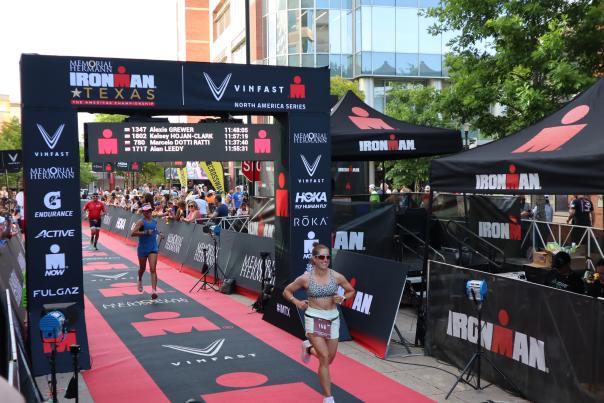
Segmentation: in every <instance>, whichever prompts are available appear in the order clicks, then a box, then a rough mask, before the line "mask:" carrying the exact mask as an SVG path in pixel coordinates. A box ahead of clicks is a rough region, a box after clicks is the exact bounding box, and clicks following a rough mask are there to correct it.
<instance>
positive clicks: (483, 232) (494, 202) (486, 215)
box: [467, 195, 522, 257]
mask: <svg viewBox="0 0 604 403" xmlns="http://www.w3.org/2000/svg"><path fill="white" fill-rule="evenodd" d="M467 198H468V201H469V206H470V212H471V214H470V215H469V225H470V229H471V230H472V231H473V232H474V233H476V234H478V236H480V237H481V238H483V239H484V240H485V241H488V242H490V243H492V244H493V245H495V246H497V247H498V248H500V249H501V250H503V251H504V252H505V255H506V257H513V256H520V244H521V242H522V229H521V222H520V208H521V206H520V199H519V198H517V197H515V196H506V197H501V196H479V195H470V196H467ZM476 247H478V245H476ZM479 250H480V249H479Z"/></svg>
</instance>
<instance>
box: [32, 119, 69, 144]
mask: <svg viewBox="0 0 604 403" xmlns="http://www.w3.org/2000/svg"><path fill="white" fill-rule="evenodd" d="M36 126H38V131H39V132H40V134H41V135H42V138H43V139H44V142H45V143H46V145H47V146H48V148H49V149H51V150H54V148H55V146H56V145H57V143H58V142H59V139H60V138H61V134H62V133H63V129H64V128H65V123H63V124H61V125H59V127H57V129H56V130H55V131H54V133H53V134H52V135H51V134H48V132H47V131H46V129H45V128H44V126H42V125H41V124H40V123H36Z"/></svg>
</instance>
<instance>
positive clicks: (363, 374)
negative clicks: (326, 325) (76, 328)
mask: <svg viewBox="0 0 604 403" xmlns="http://www.w3.org/2000/svg"><path fill="white" fill-rule="evenodd" d="M87 232H88V231H87V229H86V228H85V229H84V233H87ZM100 244H101V245H103V246H104V247H106V248H107V249H108V250H109V251H110V252H107V253H105V252H104V251H99V252H92V253H90V252H89V253H88V254H86V253H85V255H84V256H85V257H86V256H87V255H88V256H97V257H99V258H102V257H103V256H102V254H109V253H114V254H117V255H119V256H121V257H122V258H124V259H126V260H128V261H130V262H131V263H132V265H130V267H133V266H134V265H136V264H138V262H137V259H136V251H135V249H134V248H133V247H131V246H128V245H126V243H125V242H124V240H123V239H122V238H119V239H118V237H117V236H116V235H111V236H109V234H108V233H107V232H106V231H103V233H102V235H101V239H100ZM179 267H181V264H180V263H177V262H170V261H169V260H168V259H166V258H162V259H161V260H160V262H159V263H158V277H159V280H160V288H161V283H162V282H163V283H165V284H166V285H168V286H169V287H171V288H173V289H174V290H176V291H178V292H179V293H181V294H182V295H184V296H186V298H189V299H191V300H193V301H196V302H197V303H199V304H200V305H202V306H203V307H205V308H207V309H209V310H210V311H213V312H214V313H216V314H218V315H220V316H221V317H223V318H225V319H227V320H228V321H229V322H230V323H232V324H233V325H234V326H236V327H238V328H241V329H242V330H243V331H244V332H247V333H248V334H249V335H252V336H253V337H255V338H256V339H257V340H258V342H261V343H266V344H268V345H269V346H270V347H272V349H275V350H276V351H278V352H280V353H281V354H283V355H285V356H287V357H289V358H290V359H291V360H294V361H295V362H291V367H292V369H295V368H294V367H298V366H303V365H304V364H302V363H301V362H300V360H299V346H300V341H299V340H298V339H297V338H295V337H293V336H291V335H290V334H288V333H286V332H284V331H282V330H280V329H278V328H276V327H274V326H273V325H271V324H269V323H267V322H264V321H263V320H262V318H261V315H260V314H256V313H251V312H252V311H251V308H250V307H247V306H245V305H243V304H241V303H240V302H237V301H236V300H234V299H233V298H231V297H228V296H226V295H223V294H221V293H218V292H214V291H201V292H199V293H193V294H188V291H189V289H190V288H191V286H192V284H193V283H194V282H195V280H196V279H195V278H193V277H191V276H189V275H187V274H184V273H181V272H179V271H178V270H176V269H174V268H179ZM123 268H124V265H123V264H120V263H116V264H107V262H94V263H92V262H90V263H87V264H86V269H85V270H86V272H89V271H94V272H97V273H105V274H108V273H110V272H109V271H108V270H111V271H113V270H121V271H123ZM145 276H146V277H145V280H146V281H147V284H148V281H149V277H148V273H147V274H146V275H145ZM121 284H122V285H120V287H122V290H124V291H126V292H125V294H124V295H131V294H129V290H127V288H129V284H130V283H121ZM115 286H116V284H114V285H113V287H115ZM107 290H109V291H110V292H111V291H112V290H116V288H113V289H107V288H104V289H100V290H98V291H99V295H100V296H104V297H107V296H108V294H107V293H108V291H107ZM95 291H96V290H95ZM146 291H147V290H146ZM88 292H89V291H88V290H86V294H87V295H88ZM168 292H170V291H168ZM171 292H174V291H171ZM135 294H138V293H135ZM109 296H113V294H111V293H110V294H109ZM86 302H87V304H86V319H87V324H88V337H89V340H90V354H91V359H92V369H91V370H90V371H87V372H85V374H84V378H85V380H86V382H87V384H88V387H89V389H90V392H91V395H92V397H93V399H94V400H95V401H96V402H103V401H116V398H117V397H119V400H120V401H143V400H144V401H147V402H148V401H158V402H160V401H161V402H164V401H169V399H168V397H167V396H166V395H165V394H164V393H163V392H162V389H161V388H160V386H158V384H157V382H156V381H154V379H155V378H154V377H152V376H151V375H150V374H149V373H148V371H147V370H145V368H144V367H143V365H141V364H140V363H139V361H138V360H137V358H136V356H135V355H134V354H132V352H131V351H130V350H129V348H128V346H127V345H126V344H125V343H124V342H123V341H122V339H121V338H120V336H118V334H117V332H116V330H117V329H116V330H114V329H112V327H111V326H110V325H109V323H108V322H107V321H106V320H105V319H104V318H103V316H102V315H101V313H100V312H99V311H98V309H97V308H95V306H94V305H93V304H92V303H91V302H90V301H89V300H88V299H87V301H86ZM97 306H98V304H97ZM148 315H150V314H148ZM152 315H157V313H156V314H152ZM146 317H148V316H146ZM133 325H134V324H133ZM241 362H242V363H243V361H241ZM306 367H307V368H308V369H310V370H311V371H313V372H314V371H316V368H317V361H316V360H315V359H314V358H313V359H312V360H311V362H310V363H309V364H307V365H306ZM245 370H246V369H245V367H243V366H242V367H241V369H240V371H245ZM279 370H280V371H286V370H289V369H286V368H279ZM191 371H194V369H193V368H191ZM231 375H233V373H231V374H228V375H223V376H221V377H218V378H216V383H217V384H219V385H222V386H224V387H234V384H233V383H237V382H240V381H241V379H245V380H246V382H248V381H249V379H254V376H257V377H258V376H259V377H262V376H263V375H260V374H258V373H252V374H247V375H245V376H243V375H241V373H238V374H237V375H238V377H236V378H237V379H235V378H233V379H231V378H229V376H231ZM239 375H240V376H239ZM233 376H234V375H233ZM331 376H332V382H333V384H334V386H337V387H338V388H341V389H342V390H343V391H345V392H347V393H348V394H350V395H352V396H354V397H355V398H356V399H358V400H361V401H365V402H429V401H432V400H430V399H428V398H426V397H425V396H423V395H421V394H419V393H417V392H415V391H413V390H411V389H409V388H406V387H405V386H403V385H401V384H399V383H397V382H395V381H393V380H391V379H390V378H388V377H386V376H384V375H382V374H380V373H378V372H376V371H374V370H372V369H370V368H368V367H366V366H364V365H362V364H360V363H358V362H357V361H355V360H353V359H350V358H348V357H346V356H344V355H342V354H338V356H337V357H336V359H335V361H334V363H333V364H332V366H331ZM291 381H292V383H287V384H279V385H268V386H263V387H262V388H254V387H253V386H256V384H249V385H247V384H246V383H245V382H244V383H243V384H241V385H239V384H237V387H238V388H241V387H244V388H245V389H238V390H236V391H228V392H220V391H218V392H214V393H203V391H202V393H200V394H199V395H197V396H196V397H197V398H203V400H204V401H207V402H226V401H239V402H253V401H267V399H266V396H267V395H271V396H272V397H274V398H275V400H274V401H279V402H286V401H287V402H290V401H291V402H293V401H300V402H302V401H313V400H316V401H320V399H319V400H317V392H316V391H315V390H314V389H313V388H312V387H310V386H309V385H307V384H306V383H304V382H297V379H296V378H292V379H291ZM264 382H265V381H264V380H263V379H261V380H259V381H258V383H257V385H260V384H262V383H264ZM252 383H253V382H252ZM260 390H262V393H260V392H258V391H260ZM284 391H286V392H287V393H285V394H284ZM269 392H270V393H269ZM256 394H258V395H256ZM143 396H144V399H141V398H142V397H143ZM261 396H262V397H261ZM191 397H193V396H191ZM258 399H260V400H258ZM356 399H353V400H356ZM270 400H273V399H270ZM338 401H342V400H341V399H338Z"/></svg>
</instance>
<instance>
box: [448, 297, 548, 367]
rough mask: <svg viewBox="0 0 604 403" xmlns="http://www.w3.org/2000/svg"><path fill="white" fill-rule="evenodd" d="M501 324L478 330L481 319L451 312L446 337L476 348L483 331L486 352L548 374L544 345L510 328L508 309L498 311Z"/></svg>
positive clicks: (482, 337) (491, 324) (489, 325)
mask: <svg viewBox="0 0 604 403" xmlns="http://www.w3.org/2000/svg"><path fill="white" fill-rule="evenodd" d="M498 320H499V324H494V323H491V322H487V321H485V320H483V321H481V322H482V323H481V324H480V326H479V324H478V318H476V317H474V316H470V315H466V314H465V313H462V312H453V311H449V320H448V323H447V335H449V336H451V337H456V338H458V339H462V340H466V341H469V342H470V343H474V344H476V343H477V342H478V329H479V327H481V328H482V333H481V343H482V346H483V347H484V348H485V349H486V350H488V351H491V352H493V353H495V354H499V355H502V356H504V357H507V358H511V359H512V360H514V361H517V362H519V363H521V364H524V365H527V366H529V367H531V368H536V369H538V370H539V371H542V372H549V370H548V368H547V367H546V364H545V342H544V341H543V340H539V339H537V338H535V337H531V336H527V335H526V334H525V333H521V332H519V331H517V330H514V329H510V328H508V327H507V326H508V324H509V321H510V318H509V315H508V313H507V311H506V310H505V309H501V310H500V311H499V314H498Z"/></svg>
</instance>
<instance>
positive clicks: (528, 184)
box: [476, 164, 541, 190]
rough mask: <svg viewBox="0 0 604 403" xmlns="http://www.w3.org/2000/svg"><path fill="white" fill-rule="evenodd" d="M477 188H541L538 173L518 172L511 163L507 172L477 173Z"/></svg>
mask: <svg viewBox="0 0 604 403" xmlns="http://www.w3.org/2000/svg"><path fill="white" fill-rule="evenodd" d="M476 189H479V190H531V189H534V190H538V189H541V183H540V182H539V174H538V173H516V166H515V165H514V164H510V167H509V173H507V174H476Z"/></svg>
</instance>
